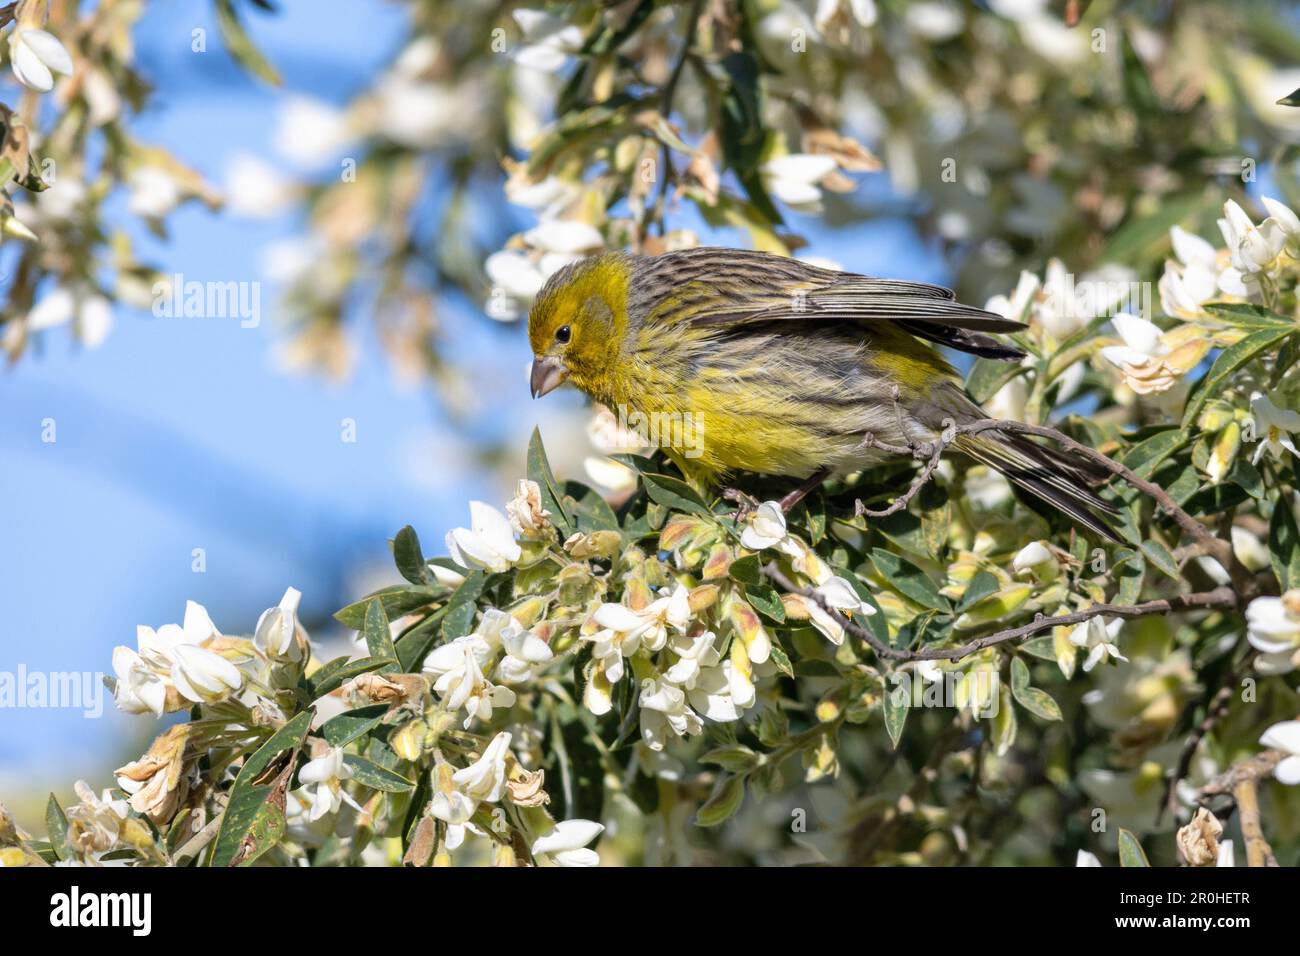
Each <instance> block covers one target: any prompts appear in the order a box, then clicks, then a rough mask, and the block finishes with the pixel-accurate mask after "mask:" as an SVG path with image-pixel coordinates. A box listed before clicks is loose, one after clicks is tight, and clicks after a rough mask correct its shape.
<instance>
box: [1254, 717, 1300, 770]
mask: <svg viewBox="0 0 1300 956" xmlns="http://www.w3.org/2000/svg"><path fill="white" fill-rule="evenodd" d="M1259 744H1260V746H1261V747H1270V748H1272V749H1274V750H1280V751H1282V752H1283V753H1284V754H1286V756H1285V757H1283V758H1282V761H1281V762H1280V763H1279V764H1278V765H1277V769H1275V770H1274V771H1273V776H1275V777H1277V779H1278V780H1279V781H1280V782H1282V783H1284V784H1286V785H1287V786H1295V785H1296V784H1298V783H1300V720H1284V721H1282V722H1281V723H1279V724H1274V725H1273V726H1272V727H1270V728H1268V730H1266V731H1264V735H1263V736H1262V737H1260V738H1259Z"/></svg>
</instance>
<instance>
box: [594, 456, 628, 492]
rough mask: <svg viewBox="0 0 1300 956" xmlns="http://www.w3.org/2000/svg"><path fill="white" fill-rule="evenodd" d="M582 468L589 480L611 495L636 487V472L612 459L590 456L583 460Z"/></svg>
mask: <svg viewBox="0 0 1300 956" xmlns="http://www.w3.org/2000/svg"><path fill="white" fill-rule="evenodd" d="M582 468H583V470H584V471H585V472H586V473H587V477H588V478H590V479H591V480H592V481H593V482H595V483H596V484H597V485H599V486H600V487H601V488H603V489H604V490H605V491H607V492H608V493H610V494H617V493H620V492H624V491H631V490H632V489H633V488H635V487H636V472H634V471H633V470H632V469H631V468H629V467H627V465H624V464H622V463H620V462H617V461H614V459H612V458H600V457H597V456H595V455H589V456H587V457H586V458H584V459H583V460H582Z"/></svg>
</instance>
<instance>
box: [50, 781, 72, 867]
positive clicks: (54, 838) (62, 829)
mask: <svg viewBox="0 0 1300 956" xmlns="http://www.w3.org/2000/svg"><path fill="white" fill-rule="evenodd" d="M45 832H46V834H47V835H48V836H49V838H50V849H51V850H53V851H54V855H55V856H57V857H58V858H59V859H60V860H66V859H67V858H68V815H67V814H66V813H64V812H63V807H61V806H59V798H58V797H56V796H55V795H54V794H50V799H49V802H48V803H46V804H45Z"/></svg>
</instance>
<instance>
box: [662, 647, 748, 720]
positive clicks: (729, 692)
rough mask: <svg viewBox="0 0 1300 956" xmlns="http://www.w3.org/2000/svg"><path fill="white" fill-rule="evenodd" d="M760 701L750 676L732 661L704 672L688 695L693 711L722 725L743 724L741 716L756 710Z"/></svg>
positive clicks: (687, 692)
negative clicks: (743, 712) (755, 703)
mask: <svg viewBox="0 0 1300 956" xmlns="http://www.w3.org/2000/svg"><path fill="white" fill-rule="evenodd" d="M664 676H665V677H667V675H664ZM756 699H757V695H756V693H755V691H754V684H753V682H752V681H751V680H750V679H749V675H747V674H745V673H743V672H742V671H741V670H740V669H739V668H738V667H736V665H735V663H734V662H733V661H730V660H727V661H723V662H722V663H721V664H719V665H717V666H716V667H706V668H704V669H703V670H701V671H700V672H699V675H698V676H697V677H696V678H695V680H694V681H693V682H692V684H691V686H690V687H689V689H687V691H686V700H687V702H688V703H689V704H690V705H691V707H692V708H694V709H695V710H697V711H699V712H700V713H701V714H703V715H704V716H705V717H707V718H709V720H713V721H717V722H719V723H729V722H730V721H733V720H739V719H740V715H741V712H742V711H743V710H744V709H745V708H747V707H752V706H753V704H754V701H755V700H756Z"/></svg>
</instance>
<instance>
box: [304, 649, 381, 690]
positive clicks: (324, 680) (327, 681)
mask: <svg viewBox="0 0 1300 956" xmlns="http://www.w3.org/2000/svg"><path fill="white" fill-rule="evenodd" d="M392 663H393V661H392V660H389V659H388V658H383V657H362V658H360V659H358V660H355V661H351V660H348V659H347V658H346V657H338V658H335V659H334V660H332V661H330V662H329V663H328V664H326V665H325V666H324V667H322V668H321V669H320V670H318V671H316V672H315V673H314V674H312V675H311V677H310V678H308V680H307V687H308V693H310V694H311V699H312V700H316V699H317V698H319V697H324V696H325V695H326V694H328V693H330V692H331V691H334V690H338V689H339V688H340V687H341V686H343V683H344V682H345V681H349V680H351V679H352V678H354V677H356V676H358V675H360V674H368V673H370V672H371V671H377V670H379V668H381V667H386V666H388V665H389V664H392Z"/></svg>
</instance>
